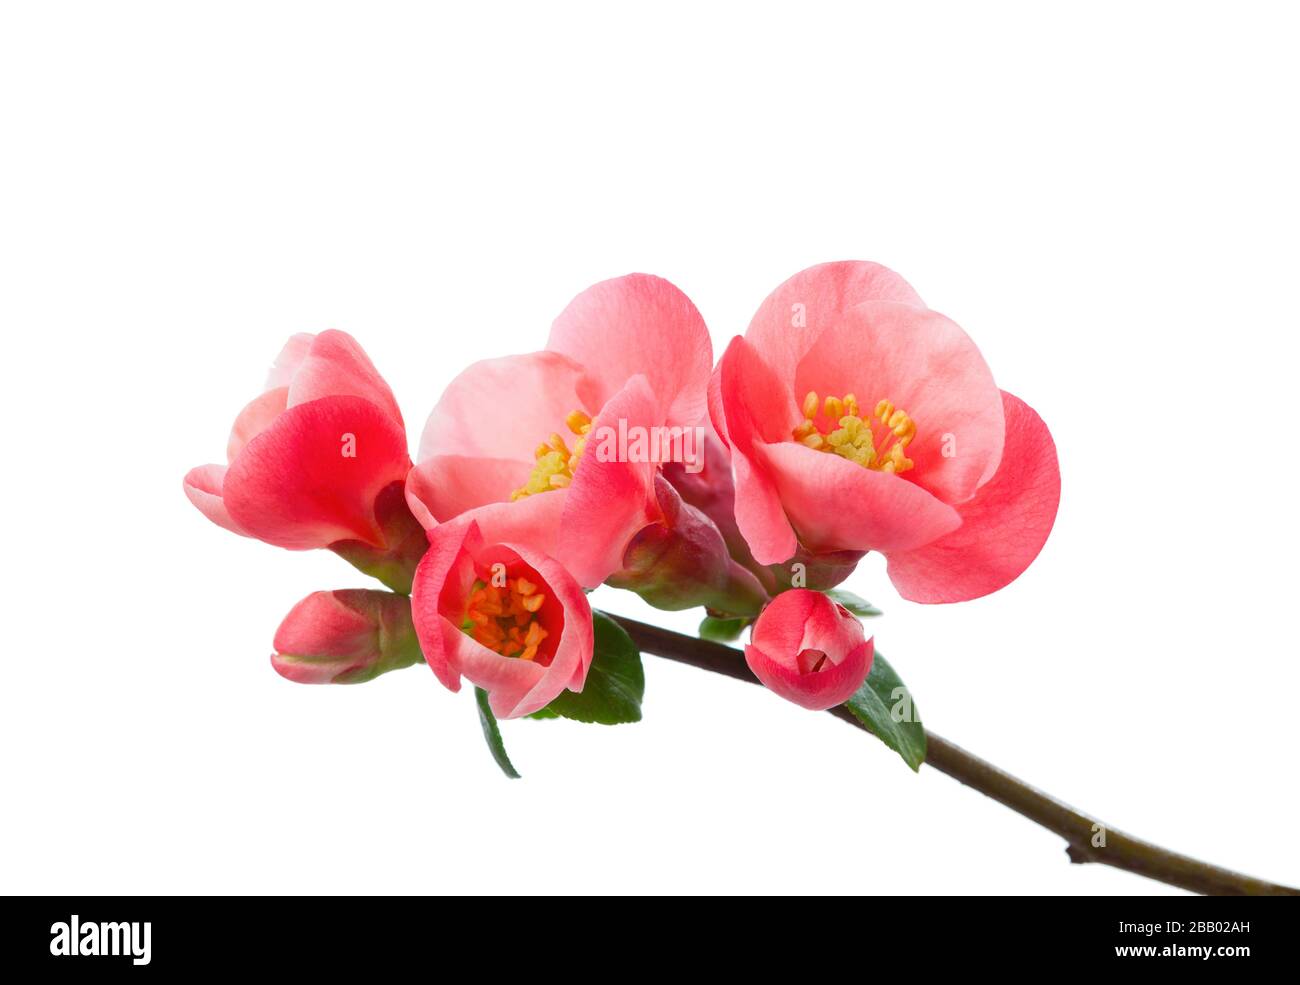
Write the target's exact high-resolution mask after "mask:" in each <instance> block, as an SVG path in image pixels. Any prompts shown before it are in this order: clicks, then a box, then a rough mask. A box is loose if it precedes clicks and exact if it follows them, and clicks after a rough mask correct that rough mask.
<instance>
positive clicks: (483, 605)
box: [461, 578, 551, 664]
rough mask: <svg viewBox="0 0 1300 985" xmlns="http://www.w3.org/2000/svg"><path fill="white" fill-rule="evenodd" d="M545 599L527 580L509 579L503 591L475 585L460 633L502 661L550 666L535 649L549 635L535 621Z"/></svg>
mask: <svg viewBox="0 0 1300 985" xmlns="http://www.w3.org/2000/svg"><path fill="white" fill-rule="evenodd" d="M545 603H546V596H545V595H544V594H542V593H541V592H539V591H538V590H537V586H536V585H534V584H533V583H532V582H531V581H529V580H528V579H527V578H510V579H507V580H506V587H505V588H498V587H497V586H496V585H489V584H487V583H486V582H482V581H476V582H475V583H474V590H473V591H472V592H470V596H469V602H468V603H467V604H466V605H465V619H464V621H463V622H462V623H461V629H463V630H464V631H465V632H467V633H469V634H470V635H471V636H472V637H474V639H475V640H476V641H477V642H479V643H482V644H483V645H484V646H485V647H487V648H488V649H489V650H493V651H495V652H497V653H499V654H501V655H502V656H503V657H518V658H519V659H520V660H537V662H538V663H541V664H548V663H550V659H551V658H550V655H549V654H539V653H538V652H537V648H538V647H539V646H541V644H542V640H544V639H546V637H547V636H548V635H549V634H548V633H547V632H546V630H545V629H543V628H542V624H541V623H540V622H538V621H537V613H538V612H540V611H541V609H542V606H543V605H544V604H545Z"/></svg>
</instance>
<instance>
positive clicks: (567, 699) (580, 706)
mask: <svg viewBox="0 0 1300 985" xmlns="http://www.w3.org/2000/svg"><path fill="white" fill-rule="evenodd" d="M591 616H592V620H593V622H594V624H595V630H596V653H595V656H594V657H593V658H592V661H591V668H590V669H589V670H588V671H587V683H586V684H585V685H584V686H583V688H582V693H581V694H574V693H573V692H572V691H561V692H560V696H559V697H558V698H556V699H555V700H554V701H552V702H551V703H550V704H549V705H547V706H546V708H544V709H543V711H550V712H554V713H555V714H557V715H561V716H563V717H564V718H572V719H573V720H574V721H578V722H594V723H596V724H599V725H618V724H621V723H623V722H639V721H641V699H642V698H643V697H644V696H645V671H644V670H643V669H642V668H641V654H640V652H639V651H638V650H637V648H636V644H634V643H633V642H632V638H631V637H630V636H628V635H627V633H626V632H625V631H624V630H623V627H622V626H620V625H619V624H618V623H616V622H615V621H614V620H613V619H611V618H610V617H609V616H607V615H605V613H603V612H592V614H591Z"/></svg>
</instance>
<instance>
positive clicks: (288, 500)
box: [185, 330, 423, 550]
mask: <svg viewBox="0 0 1300 985" xmlns="http://www.w3.org/2000/svg"><path fill="white" fill-rule="evenodd" d="M226 457H227V460H228V462H229V464H228V465H203V466H199V467H198V468H195V469H193V470H191V471H190V473H189V474H188V475H187V476H186V477H185V494H186V495H187V496H189V498H190V501H191V502H192V503H193V504H194V505H195V506H196V507H198V508H199V510H201V511H202V512H203V514H204V515H205V516H207V517H208V519H210V520H212V521H213V522H214V523H216V524H219V525H220V526H222V527H225V528H226V529H227V530H232V531H234V532H235V533H237V534H242V535H244V536H246V537H256V538H257V539H259V540H263V541H266V542H267V543H269V544H274V545H276V546H278V547H286V548H289V549H290V550H305V549H308V548H315V547H327V546H329V545H332V544H336V543H338V542H359V545H358V546H359V547H362V548H364V547H367V546H368V547H371V548H376V549H385V548H389V547H392V546H393V545H392V544H391V543H390V541H392V540H393V538H394V537H395V536H405V528H404V527H403V525H402V523H401V518H400V516H399V517H394V516H393V514H396V513H405V512H406V510H405V508H404V507H403V506H402V504H401V502H400V499H399V500H398V502H397V503H395V504H392V507H393V508H390V509H388V510H387V511H384V510H381V511H380V513H379V514H377V511H376V501H377V500H378V499H379V498H380V494H381V493H382V492H383V491H384V490H385V489H386V488H387V487H389V486H392V485H393V484H394V483H398V484H401V483H403V482H404V481H405V479H406V473H407V472H408V471H409V470H410V466H411V462H410V457H409V455H408V453H407V449H406V432H405V427H404V425H403V423H402V415H401V412H400V411H399V410H398V409H397V402H396V401H395V400H394V399H393V394H392V391H390V390H389V388H388V384H386V383H385V382H384V381H383V379H382V378H381V377H380V376H379V373H378V372H377V371H376V370H375V367H374V366H373V365H372V364H371V362H370V360H369V359H368V358H367V357H366V354H365V353H364V352H363V351H362V349H361V347H360V346H359V345H358V344H357V343H356V341H355V340H354V339H353V338H352V337H351V336H349V335H346V334H345V333H343V332H338V331H332V330H331V331H327V332H322V333H321V334H320V335H295V336H294V337H293V338H291V339H290V340H289V342H288V344H287V345H286V346H285V347H284V350H283V351H282V352H281V353H280V356H279V358H278V359H277V360H276V362H275V366H274V368H273V369H272V370H271V375H270V378H269V379H268V381H267V386H266V390H265V392H264V393H263V394H262V395H261V396H260V397H258V398H257V399H255V400H254V401H253V402H252V403H250V404H249V405H248V406H247V407H245V408H244V410H243V411H242V412H240V414H239V417H238V418H236V420H235V425H234V428H233V430H232V431H231V434H230V440H229V442H228V443H227V446H226ZM399 488H400V485H399ZM390 498H391V497H390ZM385 512H386V513H387V514H389V515H383V514H384V513H385ZM386 527H387V528H389V529H387V530H386V529H385V528H386ZM420 546H421V547H422V546H423V545H422V544H421V545H420Z"/></svg>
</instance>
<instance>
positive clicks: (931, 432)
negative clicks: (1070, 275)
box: [709, 262, 1060, 602]
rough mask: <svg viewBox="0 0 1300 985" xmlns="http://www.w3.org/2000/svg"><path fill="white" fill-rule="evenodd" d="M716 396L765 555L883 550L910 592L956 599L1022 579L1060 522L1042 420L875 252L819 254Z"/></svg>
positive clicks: (753, 537) (741, 508)
mask: <svg viewBox="0 0 1300 985" xmlns="http://www.w3.org/2000/svg"><path fill="white" fill-rule="evenodd" d="M709 399H710V410H711V412H712V415H713V421H714V424H715V425H716V427H717V429H718V432H719V433H720V434H721V436H722V437H723V439H724V440H725V441H726V442H727V443H728V445H729V446H730V449H731V453H732V468H733V470H734V473H735V483H736V522H737V525H738V526H739V528H740V531H741V533H742V534H743V535H744V537H745V539H746V541H747V542H748V543H749V546H750V549H751V550H752V552H753V554H754V557H755V559H756V560H757V561H758V562H759V563H760V564H780V563H782V562H786V561H789V560H790V559H791V558H793V557H794V556H795V554H796V552H797V551H801V550H802V551H804V552H812V553H814V554H831V553H834V552H854V551H859V552H862V551H871V550H876V551H880V552H882V553H883V554H885V555H886V557H887V558H889V573H890V577H891V578H892V580H893V581H894V584H895V586H896V587H897V588H898V590H899V591H900V592H901V593H902V595H903V596H904V597H905V598H908V599H912V600H913V601H918V602H954V601H960V600H963V599H970V598H976V597H978V596H981V595H986V594H988V593H989V592H993V591H996V590H997V589H999V588H1002V587H1003V586H1005V585H1006V584H1008V583H1009V582H1011V581H1012V580H1013V579H1015V578H1016V577H1017V576H1018V575H1019V574H1020V573H1021V572H1022V571H1024V569H1025V568H1026V567H1028V565H1029V564H1030V562H1032V561H1033V559H1034V558H1035V557H1036V556H1037V555H1038V552H1039V551H1040V550H1041V548H1042V546H1043V544H1044V542H1045V541H1046V539H1047V535H1048V533H1049V532H1050V530H1051V527H1052V523H1053V521H1054V519H1055V517H1056V507H1057V501H1058V499H1059V495H1060V474H1059V471H1058V469H1057V464H1056V450H1055V447H1054V445H1053V444H1052V439H1051V435H1050V434H1049V433H1048V430H1047V427H1046V425H1044V424H1043V422H1042V421H1041V420H1040V419H1039V417H1038V415H1037V414H1035V413H1034V412H1033V410H1031V409H1030V408H1029V407H1028V406H1026V405H1025V404H1024V403H1022V402H1021V401H1020V400H1018V399H1017V398H1015V397H1013V396H1011V395H1010V394H1006V393H1003V392H1002V391H1001V390H999V389H998V387H997V384H996V383H994V381H993V375H992V373H991V372H990V371H989V368H988V366H987V365H986V364H985V362H984V359H983V357H982V356H981V355H980V352H979V350H978V349H977V348H976V347H975V343H974V342H972V341H971V339H970V338H969V336H967V335H966V333H965V332H963V331H962V330H961V328H960V327H958V326H957V325H956V324H955V323H954V322H952V321H951V320H949V319H948V318H945V317H944V316H943V315H941V314H939V313H937V312H935V311H931V310H930V309H928V308H926V307H925V306H924V304H922V302H921V300H920V298H919V297H918V296H917V295H916V293H915V292H914V291H913V290H912V288H911V287H910V286H909V285H908V284H907V283H906V282H905V281H904V280H903V279H902V278H901V277H899V276H898V275H897V274H895V273H894V272H893V271H891V270H888V269H886V268H885V267H882V266H879V265H878V264H873V263H863V262H844V263H830V264H823V265H821V266H817V267H812V268H810V269H808V270H805V271H803V272H802V273H799V274H796V275H795V276H794V277H792V278H791V279H790V280H788V281H786V282H785V283H784V284H782V285H781V286H780V287H778V288H777V289H776V291H774V292H773V293H772V294H771V295H770V296H769V297H768V298H767V300H766V301H764V302H763V304H762V306H761V307H760V308H759V310H758V313H757V314H756V315H755V316H754V319H753V321H752V322H751V323H750V326H749V329H748V331H747V332H746V334H745V336H744V337H743V338H737V339H734V340H732V343H731V345H730V346H729V347H728V348H727V351H726V353H725V355H724V356H723V358H722V360H721V361H720V363H719V365H718V368H717V370H716V371H715V374H714V377H713V380H712V381H711V384H710V394H709Z"/></svg>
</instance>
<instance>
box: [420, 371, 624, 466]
mask: <svg viewBox="0 0 1300 985" xmlns="http://www.w3.org/2000/svg"><path fill="white" fill-rule="evenodd" d="M581 377H582V367H581V366H579V365H578V364H577V363H575V362H574V361H573V360H571V359H569V358H568V357H566V356H562V355H560V354H559V353H557V352H532V353H529V354H527V355H523V356H504V357H502V358H500V359H484V360H482V361H481V362H476V363H474V364H473V365H471V366H469V367H468V368H467V369H465V371H464V372H462V373H461V374H460V375H459V376H457V377H456V378H455V379H454V380H452V381H451V383H450V384H448V386H447V389H446V390H444V391H443V393H442V396H441V397H440V398H438V403H437V405H436V406H435V407H434V408H433V413H431V414H430V415H429V420H428V422H427V423H426V424H425V426H424V434H423V436H422V437H421V438H420V453H419V456H418V457H419V460H420V461H421V462H424V461H425V460H426V459H429V458H433V457H434V456H435V455H463V456H466V457H473V458H497V459H511V460H514V461H519V462H527V463H528V468H529V469H531V468H532V467H533V461H534V458H533V451H534V449H536V448H537V446H538V445H539V444H541V443H543V442H545V441H546V439H547V438H548V437H549V436H550V435H551V433H552V432H556V431H558V432H559V433H561V434H568V433H569V432H568V429H567V427H566V426H565V423H564V419H565V418H566V417H567V416H568V414H569V412H570V411H574V410H582V411H585V412H587V413H588V414H591V413H594V412H595V411H596V410H598V409H599V407H598V406H595V405H589V404H584V403H583V402H582V400H581V399H580V398H579V396H578V381H579V379H580V378H581Z"/></svg>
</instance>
